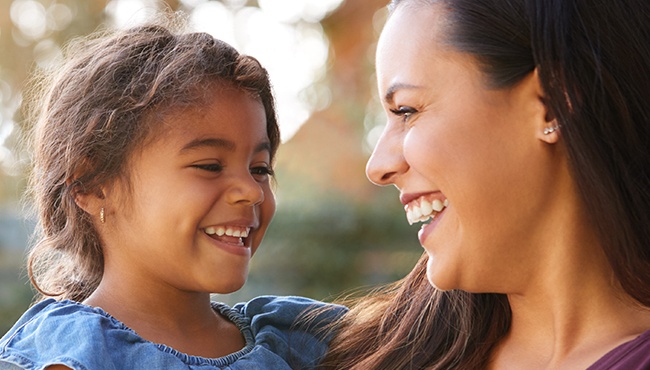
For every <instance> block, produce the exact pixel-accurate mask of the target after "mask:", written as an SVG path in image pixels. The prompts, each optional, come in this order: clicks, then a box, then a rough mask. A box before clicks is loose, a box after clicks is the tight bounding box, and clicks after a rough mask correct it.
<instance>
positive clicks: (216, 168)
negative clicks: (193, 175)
mask: <svg viewBox="0 0 650 370" xmlns="http://www.w3.org/2000/svg"><path fill="white" fill-rule="evenodd" d="M194 167H196V168H198V169H201V170H206V171H210V172H220V171H221V170H223V166H222V165H221V164H220V163H208V164H197V165H194Z"/></svg>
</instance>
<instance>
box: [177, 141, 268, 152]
mask: <svg viewBox="0 0 650 370" xmlns="http://www.w3.org/2000/svg"><path fill="white" fill-rule="evenodd" d="M204 147H210V148H220V149H226V150H227V151H229V152H233V151H235V149H236V148H237V145H236V144H235V143H234V142H233V141H230V140H227V139H221V138H205V139H195V140H192V141H190V142H189V143H187V144H185V145H184V146H183V148H181V153H184V152H188V151H192V150H196V149H198V148H204ZM265 150H266V151H268V152H271V143H270V142H268V141H264V142H262V143H260V144H258V145H257V146H256V147H255V150H254V152H255V153H259V152H263V151H265Z"/></svg>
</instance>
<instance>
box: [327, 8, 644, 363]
mask: <svg viewBox="0 0 650 370" xmlns="http://www.w3.org/2000/svg"><path fill="white" fill-rule="evenodd" d="M649 15H650V2H648V1H646V0H617V1H609V0H607V1H605V0H603V1H584V0H509V1H505V0H401V1H400V0H394V1H393V4H392V11H391V15H390V17H389V19H388V21H387V23H386V25H385V28H384V30H383V31H382V35H381V37H380V40H379V45H378V49H377V64H376V67H377V77H378V87H379V93H380V96H381V98H382V103H383V106H384V108H385V110H386V113H387V115H388V123H387V125H386V128H385V129H384V132H383V135H382V137H381V138H380V140H379V142H378V144H377V146H376V148H375V150H374V153H373V154H372V157H371V158H370V161H369V162H368V166H367V174H368V177H369V178H370V179H371V180H372V181H373V182H375V183H377V184H379V185H390V184H392V185H395V186H396V187H397V188H398V190H399V191H400V200H401V202H402V203H403V204H404V207H405V211H406V216H407V218H408V220H409V222H411V223H420V222H424V224H423V225H422V228H421V230H420V231H419V233H418V238H419V241H420V243H421V245H422V246H423V248H424V250H425V252H426V254H425V256H424V257H423V258H422V259H421V260H420V262H419V264H418V265H417V266H416V268H415V269H414V270H413V271H412V272H411V274H410V275H409V276H408V277H407V278H406V279H405V280H403V281H401V282H399V283H397V284H396V285H394V286H393V289H389V290H387V291H385V292H384V293H383V294H377V295H376V296H373V297H369V298H367V299H366V300H364V301H362V302H361V303H360V304H359V305H358V306H357V307H356V308H355V309H354V310H353V311H351V312H350V314H348V315H347V316H346V319H345V320H346V324H345V325H343V326H342V327H339V335H338V337H337V338H336V339H335V342H334V343H333V344H332V346H333V348H332V349H331V352H330V353H329V356H328V357H329V358H328V364H329V365H330V366H328V368H338V369H364V370H367V369H382V370H383V369H429V368H430V369H483V368H491V369H585V368H589V369H591V370H597V369H626V370H630V369H650V191H649V189H650V151H649V150H648V143H650V105H649V104H648V100H649V99H650V23H649V22H648V16H649ZM368 338H373V340H370V341H369V340H368Z"/></svg>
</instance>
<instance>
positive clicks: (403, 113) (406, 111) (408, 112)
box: [390, 105, 417, 122]
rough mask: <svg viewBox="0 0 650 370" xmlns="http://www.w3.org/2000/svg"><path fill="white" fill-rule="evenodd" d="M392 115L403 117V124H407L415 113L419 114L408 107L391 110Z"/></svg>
mask: <svg viewBox="0 0 650 370" xmlns="http://www.w3.org/2000/svg"><path fill="white" fill-rule="evenodd" d="M390 111H391V113H393V114H394V115H396V116H398V117H401V118H402V121H403V122H406V121H408V120H409V118H411V116H412V115H413V114H415V113H417V110H416V109H415V108H412V107H407V106H403V105H402V106H400V107H398V108H397V109H391V110H390Z"/></svg>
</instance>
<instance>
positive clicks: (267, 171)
mask: <svg viewBox="0 0 650 370" xmlns="http://www.w3.org/2000/svg"><path fill="white" fill-rule="evenodd" d="M251 173H252V174H253V175H268V176H274V175H275V171H273V169H272V168H270V167H266V166H258V167H253V168H251Z"/></svg>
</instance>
